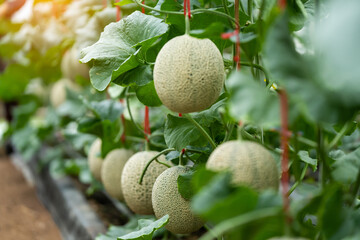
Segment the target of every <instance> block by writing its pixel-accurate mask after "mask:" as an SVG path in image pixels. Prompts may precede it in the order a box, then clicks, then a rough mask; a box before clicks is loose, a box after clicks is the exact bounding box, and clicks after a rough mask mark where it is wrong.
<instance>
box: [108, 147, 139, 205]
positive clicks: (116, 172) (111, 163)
mask: <svg viewBox="0 0 360 240" xmlns="http://www.w3.org/2000/svg"><path fill="white" fill-rule="evenodd" d="M133 154H134V153H133V152H132V151H130V150H127V149H115V150H112V151H111V152H109V153H108V154H107V155H106V157H105V159H104V161H103V163H102V166H101V180H102V182H103V184H104V187H105V190H106V192H108V194H109V195H110V196H112V197H113V198H115V199H117V200H120V201H124V196H123V193H122V187H121V175H122V171H123V169H124V166H125V163H126V162H127V160H128V159H129V158H130V157H131V156H132V155H133Z"/></svg>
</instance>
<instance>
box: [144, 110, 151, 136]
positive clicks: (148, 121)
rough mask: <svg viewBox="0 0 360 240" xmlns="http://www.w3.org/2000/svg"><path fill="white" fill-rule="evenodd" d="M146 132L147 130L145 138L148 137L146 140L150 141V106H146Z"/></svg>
mask: <svg viewBox="0 0 360 240" xmlns="http://www.w3.org/2000/svg"><path fill="white" fill-rule="evenodd" d="M144 132H145V139H146V141H148V142H149V138H148V135H150V134H151V131H150V120H149V107H148V106H145V119H144Z"/></svg>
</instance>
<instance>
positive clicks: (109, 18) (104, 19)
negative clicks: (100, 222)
mask: <svg viewBox="0 0 360 240" xmlns="http://www.w3.org/2000/svg"><path fill="white" fill-rule="evenodd" d="M94 16H95V17H96V18H97V20H98V22H99V25H100V26H101V28H102V29H101V32H102V31H103V30H104V28H105V26H107V25H108V24H110V23H112V22H116V8H111V7H106V8H104V9H103V10H101V11H99V12H97V13H95V15H94Z"/></svg>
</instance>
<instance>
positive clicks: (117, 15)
mask: <svg viewBox="0 0 360 240" xmlns="http://www.w3.org/2000/svg"><path fill="white" fill-rule="evenodd" d="M119 1H120V0H117V1H116V2H119ZM120 10H121V9H120V6H119V5H116V21H117V22H118V21H120V19H121V16H120Z"/></svg>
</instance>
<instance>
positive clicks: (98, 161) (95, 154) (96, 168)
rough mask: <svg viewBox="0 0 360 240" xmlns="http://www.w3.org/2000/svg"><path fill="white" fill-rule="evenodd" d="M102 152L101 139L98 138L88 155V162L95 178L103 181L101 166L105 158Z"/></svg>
mask: <svg viewBox="0 0 360 240" xmlns="http://www.w3.org/2000/svg"><path fill="white" fill-rule="evenodd" d="M100 154H101V139H100V138H98V139H96V140H95V141H94V142H93V143H92V145H91V147H90V150H89V155H88V164H89V168H90V172H91V173H92V175H93V176H94V178H95V179H96V180H98V181H101V167H102V164H103V159H102V158H101V157H100Z"/></svg>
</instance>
